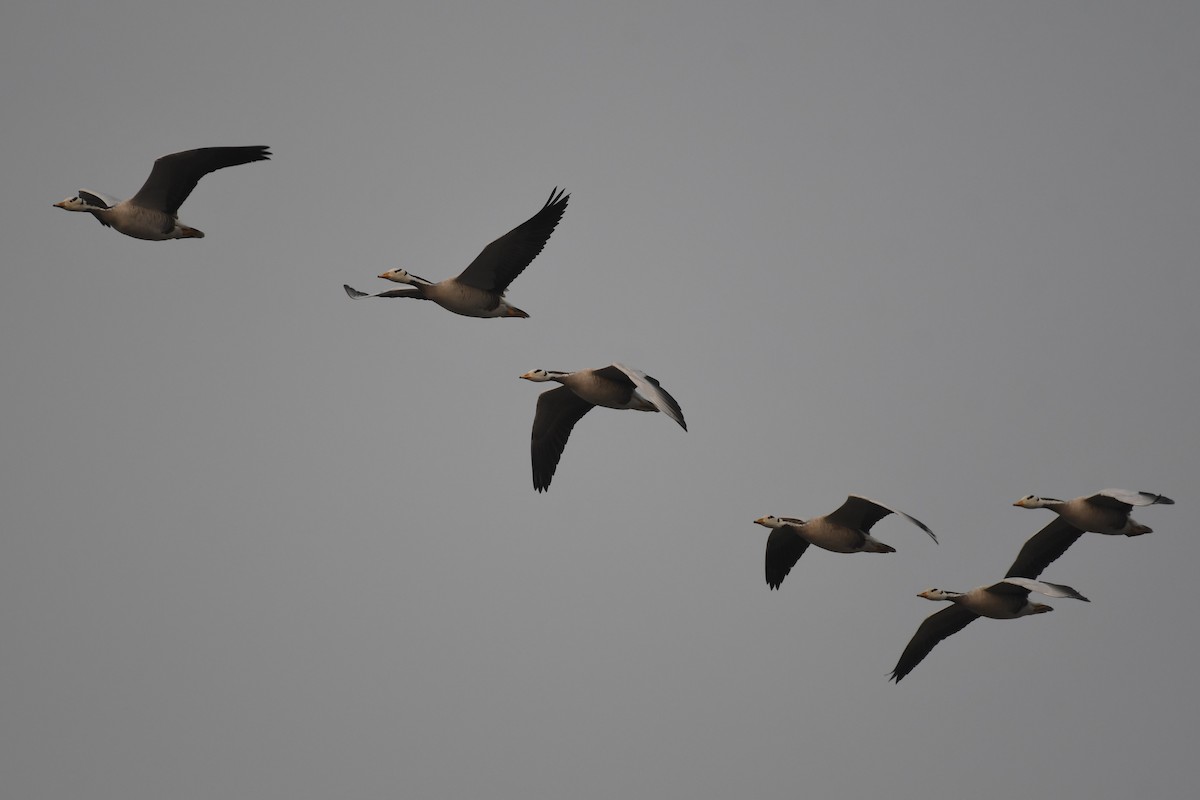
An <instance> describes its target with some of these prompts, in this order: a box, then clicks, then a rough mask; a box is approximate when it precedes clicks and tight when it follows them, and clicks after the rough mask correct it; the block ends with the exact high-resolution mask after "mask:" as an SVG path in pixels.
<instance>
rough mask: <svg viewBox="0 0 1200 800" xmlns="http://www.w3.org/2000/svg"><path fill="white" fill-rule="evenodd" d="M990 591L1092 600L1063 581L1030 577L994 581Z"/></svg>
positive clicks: (1084, 600) (994, 592) (988, 588)
mask: <svg viewBox="0 0 1200 800" xmlns="http://www.w3.org/2000/svg"><path fill="white" fill-rule="evenodd" d="M987 590H988V591H989V592H992V593H993V594H1024V595H1028V594H1029V593H1030V592H1037V593H1038V594H1044V595H1046V596H1047V597H1070V598H1071V599H1073V600H1082V601H1083V602H1085V603H1090V602H1092V601H1091V600H1088V599H1087V598H1086V597H1084V596H1083V595H1081V594H1080V593H1079V592H1077V591H1075V589H1073V588H1071V587H1070V586H1065V585H1063V584H1061V583H1047V582H1045V581H1035V580H1031V579H1029V578H1019V577H1012V578H1005V579H1004V580H1002V581H1000V582H998V583H993V584H992V585H991V586H989V587H987Z"/></svg>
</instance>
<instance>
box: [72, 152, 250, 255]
mask: <svg viewBox="0 0 1200 800" xmlns="http://www.w3.org/2000/svg"><path fill="white" fill-rule="evenodd" d="M270 156H271V153H270V151H268V150H267V148H266V147H264V146H261V145H253V146H250V147H201V148H199V149H197V150H184V151H183V152H182V153H172V154H171V155H169V156H163V157H162V158H160V159H158V160H157V161H155V162H154V168H153V169H152V170H150V177H149V178H147V179H146V182H145V183H144V184H142V188H141V189H138V193H137V194H135V195H134V196H133V197H131V198H129V199H128V200H124V201H122V202H119V203H113V202H111V200H110V198H108V197H107V196H105V195H101V194H100V193H98V192H90V191H88V190H86V189H80V190H79V194H77V195H76V196H75V197H68V198H67V199H66V200H63V201H62V202H61V203H55V204H54V205H55V207H57V208H63V209H66V210H67V211H86V212H88V213H90V214H91V215H92V216H94V217H95V218H96V219H98V220H100V224H101V225H104V226H105V227H108V228H113V229H115V230H117V231H119V232H121V233H123V234H125V235H126V236H132V237H133V238H135V239H149V240H150V241H155V242H160V241H164V240H166V239H202V238H204V231H199V230H196V229H195V228H189V227H187V226H186V225H180V224H179V207H180V206H181V205H183V201H184V200H187V198H188V195H189V194H191V193H192V190H193V189H195V188H196V184H197V183H199V181H200V179H201V178H203V177H204V176H205V175H207V174H208V173H210V172H215V171H216V170H219V169H224V168H225V167H234V166H237V165H238V164H249V163H250V162H251V161H266V160H267V159H268V158H270Z"/></svg>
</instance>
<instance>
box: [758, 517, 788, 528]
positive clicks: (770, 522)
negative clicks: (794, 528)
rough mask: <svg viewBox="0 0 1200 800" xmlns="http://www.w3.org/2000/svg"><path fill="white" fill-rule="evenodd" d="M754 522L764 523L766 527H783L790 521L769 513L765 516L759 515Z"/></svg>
mask: <svg viewBox="0 0 1200 800" xmlns="http://www.w3.org/2000/svg"><path fill="white" fill-rule="evenodd" d="M754 524H755V525H762V526H763V527H764V528H782V527H783V526H784V525H787V524H788V523H786V522H784V521H783V520H781V519H780V518H779V517H777V516H775V515H774V514H767V515H766V516H765V517H759V518H758V519H756V520H754Z"/></svg>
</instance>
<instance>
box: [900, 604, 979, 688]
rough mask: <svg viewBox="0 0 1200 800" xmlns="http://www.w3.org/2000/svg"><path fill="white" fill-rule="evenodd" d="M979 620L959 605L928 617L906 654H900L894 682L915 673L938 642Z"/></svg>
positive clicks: (914, 635) (910, 643)
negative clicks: (914, 668)
mask: <svg viewBox="0 0 1200 800" xmlns="http://www.w3.org/2000/svg"><path fill="white" fill-rule="evenodd" d="M978 618H979V615H978V614H976V613H975V612H974V611H970V610H968V609H965V608H963V607H962V606H958V605H954V606H950V607H949V608H943V609H942V610H941V611H939V612H937V613H936V614H933V615H931V616H929V617H926V618H925V621H924V622H922V623H921V627H919V628H917V632H916V633H915V634H913V637H912V639H910V640H909V642H908V647H905V648H904V652H903V653H901V654H900V660H899V661H897V662H896V668H895V669H893V670H892V676H891V677H892V680H894V681H895V682H896V683H899V682H900V681H901V680H902V679H903V678H904V676H905V675H907V674H908V673H910V672H912V671H913V667H915V666H917V664H920V663H921V662H922V661H923V660H924V659H925V656H927V655H929V653H930V651H932V650H933V648H934V647H936V646H937V643H938V642H940V641H941V640H942V639H945V638H946V637H947V636H953V635H954V634H956V633H958V632H959V631H961V630H962V629H963V628H965V627H967V626H968V625H970V624H971V622H973V621H974V620H976V619H978Z"/></svg>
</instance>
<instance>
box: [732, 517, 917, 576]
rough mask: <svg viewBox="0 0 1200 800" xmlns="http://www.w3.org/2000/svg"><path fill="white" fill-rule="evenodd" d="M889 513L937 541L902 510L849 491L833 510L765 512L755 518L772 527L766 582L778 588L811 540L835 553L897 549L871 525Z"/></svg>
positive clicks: (884, 551) (767, 526)
mask: <svg viewBox="0 0 1200 800" xmlns="http://www.w3.org/2000/svg"><path fill="white" fill-rule="evenodd" d="M888 514H896V515H897V516H900V517H903V518H904V519H906V520H908V521H909V522H911V523H912V524H913V525H916V526H917V527H918V528H920V529H921V530H923V531H925V532H926V533H927V534H929V537H930V538H931V539H933V541H934V542H935V543H936V542H937V536H934V534H933V531H931V530H929V527H928V526H927V525H926V524H925V523H924V522H921V521H920V520H919V519H916V518H915V517H910V516H909V515H908V514H905V513H904V512H903V511H897V510H896V509H894V508H888V507H887V506H885V505H883V504H882V503H876V502H875V501H874V500H868V499H867V498H865V497H859V496H857V495H853V494H852V495H850V496H849V497H847V498H846V502H844V503H842V505H841V507H840V508H838V510H837V511H834V512H833V513H832V514H826V515H825V516H823V517H814V518H813V519H810V520H803V519H795V518H793V517H774V516H770V515H768V516H765V517H759V518H758V519H756V520H754V522H755V523H756V524H758V525H762V526H763V527H765V528H771V535H770V536H768V537H767V557H766V573H767V586H769V587H771V588H772V589H778V588H779V585H780V584H781V583H783V579H784V578H786V577H787V574H788V573H789V572H791V571H792V567H793V566H795V564H796V562H797V561H798V560H800V556H802V555H804V551H805V550H807V549H808V546H809V545H810V544H815V545H816V546H817V547H820V548H822V549H824V550H829V551H831V552H834V553H894V552H896V548H894V547H892V546H891V545H887V544H884V543H883V542H881V541H879V540H878V539H876V538H875V537H873V536H871V534H870V530H871V526H872V525H874V524H875V523H876V522H878V521H879V520H881V519H883V518H884V517H886V516H887V515H888Z"/></svg>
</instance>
